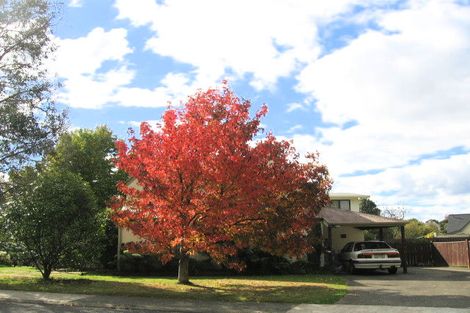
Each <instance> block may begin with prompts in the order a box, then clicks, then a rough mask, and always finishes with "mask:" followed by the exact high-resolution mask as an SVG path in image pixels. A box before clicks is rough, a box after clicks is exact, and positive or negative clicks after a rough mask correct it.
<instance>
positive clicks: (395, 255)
mask: <svg viewBox="0 0 470 313" xmlns="http://www.w3.org/2000/svg"><path fill="white" fill-rule="evenodd" d="M387 255H388V257H389V258H399V257H400V253H399V252H389V253H387Z"/></svg>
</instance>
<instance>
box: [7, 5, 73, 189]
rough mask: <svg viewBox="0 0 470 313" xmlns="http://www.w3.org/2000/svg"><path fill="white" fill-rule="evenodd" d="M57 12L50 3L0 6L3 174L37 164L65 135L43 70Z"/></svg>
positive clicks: (62, 117) (49, 53) (51, 84)
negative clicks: (52, 24)
mask: <svg viewBox="0 0 470 313" xmlns="http://www.w3.org/2000/svg"><path fill="white" fill-rule="evenodd" d="M55 11H56V10H55V8H54V7H53V6H52V4H51V2H49V1H47V0H4V1H0V174H1V173H7V172H8V171H9V170H11V169H15V168H18V167H21V166H22V165H23V164H25V163H28V162H29V161H31V160H37V159H39V158H40V156H42V155H43V153H44V152H45V151H48V150H49V149H51V148H52V147H53V145H54V143H55V142H56V140H57V138H58V135H59V134H60V133H61V131H62V130H63V129H64V121H65V113H63V112H59V111H58V110H57V108H56V106H55V105H54V103H53V102H52V101H51V96H52V91H53V90H54V82H53V81H52V80H51V79H50V77H51V76H50V75H49V74H48V73H47V66H46V64H45V63H46V60H47V59H48V58H50V57H52V53H53V51H54V45H53V44H52V42H51V23H52V21H53V19H54V16H55ZM1 178H2V177H1V175H0V179H1ZM0 191H1V188H0Z"/></svg>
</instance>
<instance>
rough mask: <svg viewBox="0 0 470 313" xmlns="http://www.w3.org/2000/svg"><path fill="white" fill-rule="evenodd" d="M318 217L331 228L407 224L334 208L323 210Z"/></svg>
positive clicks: (403, 221) (402, 221)
mask: <svg viewBox="0 0 470 313" xmlns="http://www.w3.org/2000/svg"><path fill="white" fill-rule="evenodd" d="M318 217H319V218H321V219H323V220H324V221H325V222H326V223H327V224H328V225H333V226H334V225H341V226H354V227H391V226H399V225H405V224H406V223H407V221H405V220H398V219H394V218H388V217H383V216H378V215H372V214H366V213H360V212H354V211H347V210H340V209H334V208H323V209H322V210H321V211H320V213H319V214H318Z"/></svg>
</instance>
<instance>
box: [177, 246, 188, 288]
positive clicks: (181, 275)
mask: <svg viewBox="0 0 470 313" xmlns="http://www.w3.org/2000/svg"><path fill="white" fill-rule="evenodd" d="M178 283H179V284H185V285H186V284H189V255H187V254H186V253H184V252H182V253H181V256H180V260H179V264H178Z"/></svg>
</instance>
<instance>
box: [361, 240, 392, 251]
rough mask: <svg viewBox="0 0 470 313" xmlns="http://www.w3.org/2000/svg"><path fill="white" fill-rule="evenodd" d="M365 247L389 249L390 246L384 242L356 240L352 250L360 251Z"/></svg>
mask: <svg viewBox="0 0 470 313" xmlns="http://www.w3.org/2000/svg"><path fill="white" fill-rule="evenodd" d="M366 249H390V246H389V245H387V244H386V243H385V242H381V241H379V242H372V241H371V242H367V241H366V242H358V243H356V245H355V246H354V251H361V250H366Z"/></svg>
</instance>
